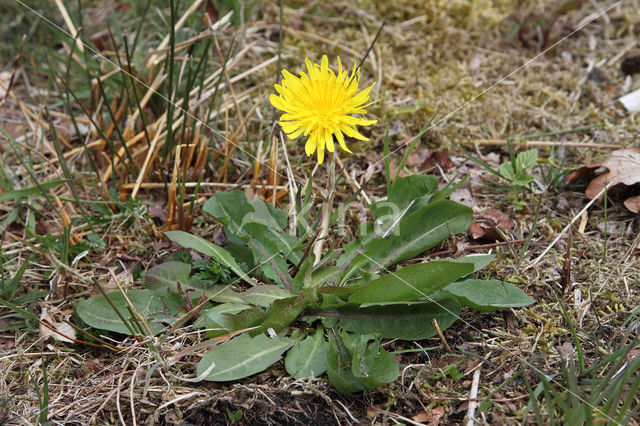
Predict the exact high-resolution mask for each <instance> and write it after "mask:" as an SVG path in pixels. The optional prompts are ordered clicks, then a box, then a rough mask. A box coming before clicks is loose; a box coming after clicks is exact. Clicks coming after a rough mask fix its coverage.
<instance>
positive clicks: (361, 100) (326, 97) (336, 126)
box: [269, 55, 376, 163]
mask: <svg viewBox="0 0 640 426" xmlns="http://www.w3.org/2000/svg"><path fill="white" fill-rule="evenodd" d="M305 63H306V65H307V72H308V74H306V73H304V72H301V73H300V77H296V76H295V75H293V74H291V73H290V72H288V71H286V70H283V71H282V75H283V77H284V80H282V85H280V84H276V85H275V88H276V91H277V92H278V95H274V94H272V95H271V96H269V100H270V101H271V104H272V105H273V106H274V107H276V108H277V109H279V110H281V111H284V114H282V117H280V126H281V127H282V130H284V132H285V133H286V134H287V136H288V137H289V138H290V139H295V138H297V137H298V136H300V135H303V136H308V137H309V138H308V139H307V142H306V144H305V152H306V153H307V156H311V154H313V153H314V152H315V151H316V149H317V150H318V163H322V161H323V160H324V148H325V146H326V148H327V150H329V152H333V151H334V142H333V137H334V136H335V138H336V140H337V141H338V143H339V144H340V147H341V148H342V149H343V150H345V151H347V152H349V153H350V152H351V151H350V150H349V148H347V145H346V144H345V142H344V136H345V135H347V136H349V137H352V138H355V139H358V140H361V141H366V140H369V138H367V137H365V136H363V135H361V134H360V132H358V129H357V128H356V126H358V125H360V126H369V125H371V124H374V123H376V120H365V119H363V118H358V117H354V116H353V115H350V114H366V111H365V108H366V107H367V106H369V105H371V103H367V102H368V101H369V92H370V91H371V89H373V85H371V86H370V87H367V88H366V89H364V90H363V91H361V92H358V82H359V80H360V70H359V69H357V68H356V66H355V64H354V65H353V70H352V71H351V75H349V73H348V72H347V71H346V70H343V69H342V63H341V62H340V58H339V57H338V73H337V74H336V73H334V72H333V71H332V70H330V69H329V60H328V59H327V56H326V55H323V56H322V62H321V64H320V65H318V64H312V63H311V61H310V60H309V58H305Z"/></svg>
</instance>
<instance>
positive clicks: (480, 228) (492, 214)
mask: <svg viewBox="0 0 640 426" xmlns="http://www.w3.org/2000/svg"><path fill="white" fill-rule="evenodd" d="M515 227H516V223H515V222H514V221H513V219H511V217H510V216H509V215H508V214H507V213H505V212H503V211H501V210H496V209H491V210H488V211H486V212H485V213H483V214H482V215H480V217H479V218H478V220H477V221H476V222H474V223H472V224H471V226H469V234H470V235H471V238H473V239H474V240H489V241H502V236H500V234H499V233H498V232H496V230H495V229H494V228H499V229H500V230H501V231H502V232H503V233H508V232H511V231H513V230H514V229H515Z"/></svg>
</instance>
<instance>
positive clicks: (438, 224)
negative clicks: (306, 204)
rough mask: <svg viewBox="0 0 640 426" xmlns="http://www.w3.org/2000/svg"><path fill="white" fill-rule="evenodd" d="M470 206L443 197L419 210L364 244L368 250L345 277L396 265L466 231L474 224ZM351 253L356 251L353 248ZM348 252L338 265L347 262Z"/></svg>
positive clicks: (365, 249)
mask: <svg viewBox="0 0 640 426" xmlns="http://www.w3.org/2000/svg"><path fill="white" fill-rule="evenodd" d="M471 216H472V211H471V209H470V208H468V207H466V206H463V205H461V204H458V203H456V202H454V201H450V200H440V201H436V202H434V203H430V204H427V205H426V206H424V207H422V208H420V209H419V210H418V211H416V212H415V213H412V214H410V215H409V216H406V217H405V218H404V219H402V220H401V221H400V223H399V224H398V225H397V227H398V230H397V231H398V232H397V233H395V234H394V233H393V232H392V234H391V236H389V237H387V238H377V239H374V240H371V241H370V242H368V243H367V244H365V246H364V252H363V253H362V254H361V255H359V256H357V257H356V258H355V259H353V261H352V262H351V264H350V267H349V269H348V270H347V272H346V273H345V275H344V276H343V278H342V281H343V282H344V281H345V280H346V279H348V278H350V277H352V276H357V275H359V274H360V275H361V274H362V273H363V272H367V271H373V272H375V271H377V270H379V269H381V268H383V267H389V266H392V265H394V264H396V263H398V262H401V261H403V260H406V259H411V258H413V257H415V256H417V255H418V254H420V253H422V252H424V251H425V250H428V249H430V248H432V247H435V246H436V245H438V244H439V243H440V242H441V241H442V240H444V239H445V238H447V237H449V236H450V235H453V234H457V233H459V232H463V231H466V230H467V229H468V228H469V225H470V224H471ZM350 248H351V252H353V247H350ZM347 256H348V255H347V254H346V253H345V254H344V255H343V256H342V258H341V259H340V260H339V261H338V264H342V263H344V262H346V261H347V260H348V259H344V258H345V257H347Z"/></svg>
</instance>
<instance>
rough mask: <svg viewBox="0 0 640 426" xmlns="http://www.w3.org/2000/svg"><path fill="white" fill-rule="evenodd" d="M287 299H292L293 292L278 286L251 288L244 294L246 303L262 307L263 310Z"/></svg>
mask: <svg viewBox="0 0 640 426" xmlns="http://www.w3.org/2000/svg"><path fill="white" fill-rule="evenodd" d="M287 297H291V292H290V291H288V290H285V289H283V288H280V287H278V286H277V285H259V286H256V287H252V288H250V289H249V290H247V291H245V292H244V293H243V294H242V299H243V300H244V301H245V302H247V303H250V304H252V305H258V306H262V307H263V308H266V307H268V306H271V304H272V303H273V302H275V301H276V300H280V299H285V298H287Z"/></svg>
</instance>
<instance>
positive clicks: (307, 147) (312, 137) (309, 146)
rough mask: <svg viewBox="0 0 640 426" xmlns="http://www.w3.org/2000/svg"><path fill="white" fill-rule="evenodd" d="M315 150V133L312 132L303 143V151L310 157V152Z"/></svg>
mask: <svg viewBox="0 0 640 426" xmlns="http://www.w3.org/2000/svg"><path fill="white" fill-rule="evenodd" d="M315 150H316V138H315V133H312V134H311V135H310V136H309V139H307V143H306V144H305V145H304V151H305V152H306V153H307V157H310V156H311V154H313V153H314V151H315Z"/></svg>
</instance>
